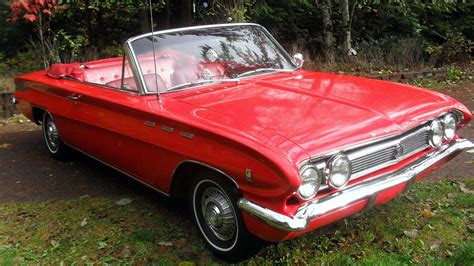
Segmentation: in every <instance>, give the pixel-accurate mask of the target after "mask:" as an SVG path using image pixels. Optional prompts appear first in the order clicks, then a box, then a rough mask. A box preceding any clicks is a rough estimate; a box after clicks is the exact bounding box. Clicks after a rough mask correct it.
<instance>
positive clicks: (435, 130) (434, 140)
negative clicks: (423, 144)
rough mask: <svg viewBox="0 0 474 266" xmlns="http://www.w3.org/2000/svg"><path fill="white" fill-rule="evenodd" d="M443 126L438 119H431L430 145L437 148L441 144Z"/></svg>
mask: <svg viewBox="0 0 474 266" xmlns="http://www.w3.org/2000/svg"><path fill="white" fill-rule="evenodd" d="M443 138H444V126H443V123H442V122H441V121H440V120H439V119H433V121H431V124H430V139H429V142H430V145H431V146H433V147H435V148H437V147H439V146H441V144H443Z"/></svg>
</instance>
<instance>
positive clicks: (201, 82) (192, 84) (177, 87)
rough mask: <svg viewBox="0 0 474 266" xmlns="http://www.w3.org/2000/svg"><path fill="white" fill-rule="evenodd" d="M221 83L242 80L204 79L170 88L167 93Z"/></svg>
mask: <svg viewBox="0 0 474 266" xmlns="http://www.w3.org/2000/svg"><path fill="white" fill-rule="evenodd" d="M209 82H210V83H219V82H240V79H204V80H199V79H198V80H194V81H191V82H186V83H183V84H179V85H176V86H173V87H171V88H169V89H168V90H167V92H170V91H174V90H179V89H182V88H185V87H189V86H194V85H198V84H203V83H209Z"/></svg>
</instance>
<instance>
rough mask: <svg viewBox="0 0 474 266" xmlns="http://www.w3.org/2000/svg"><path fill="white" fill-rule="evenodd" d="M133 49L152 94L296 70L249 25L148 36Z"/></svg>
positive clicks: (132, 44)
mask: <svg viewBox="0 0 474 266" xmlns="http://www.w3.org/2000/svg"><path fill="white" fill-rule="evenodd" d="M129 46H130V48H131V50H132V56H133V57H134V58H135V60H136V63H137V64H138V69H139V72H140V74H141V76H142V79H141V80H142V82H143V83H144V84H145V87H146V91H147V92H148V93H152V92H156V91H159V92H168V91H176V90H177V89H179V90H182V89H189V88H192V87H195V86H200V85H203V84H212V83H218V82H238V80H239V78H241V77H242V78H243V77H248V76H252V75H259V74H262V73H272V72H289V71H292V70H293V68H294V65H293V63H292V61H291V59H290V58H289V56H288V54H287V53H286V52H285V51H284V50H283V49H281V47H280V46H279V45H278V44H277V43H275V42H274V40H273V39H272V38H271V36H269V34H268V33H267V32H266V31H265V30H264V29H263V28H262V27H260V26H258V25H251V24H249V25H246V24H243V25H242V24H240V25H228V26H227V25H226V26H216V27H204V28H199V27H198V28H190V29H183V30H181V31H172V32H164V33H155V34H154V35H153V36H152V35H151V34H147V35H143V36H140V37H137V38H133V39H131V40H130V41H129ZM201 81H206V82H201Z"/></svg>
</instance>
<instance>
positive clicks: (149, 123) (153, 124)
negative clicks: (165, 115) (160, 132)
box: [143, 120, 156, 127]
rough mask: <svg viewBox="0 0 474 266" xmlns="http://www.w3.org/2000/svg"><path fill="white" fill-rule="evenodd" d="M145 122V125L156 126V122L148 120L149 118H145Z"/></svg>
mask: <svg viewBox="0 0 474 266" xmlns="http://www.w3.org/2000/svg"><path fill="white" fill-rule="evenodd" d="M143 123H144V124H145V126H149V127H155V126H156V123H155V122H153V121H148V120H145V122H143Z"/></svg>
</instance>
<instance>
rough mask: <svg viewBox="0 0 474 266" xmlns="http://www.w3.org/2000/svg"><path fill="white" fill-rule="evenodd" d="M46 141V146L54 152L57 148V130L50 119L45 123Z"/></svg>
mask: <svg viewBox="0 0 474 266" xmlns="http://www.w3.org/2000/svg"><path fill="white" fill-rule="evenodd" d="M45 130H46V132H45V133H46V140H47V141H48V145H49V147H50V148H51V150H53V151H55V150H57V148H58V147H59V135H58V129H57V128H56V125H55V124H54V122H53V121H51V119H49V120H48V122H47V123H46V128H45Z"/></svg>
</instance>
